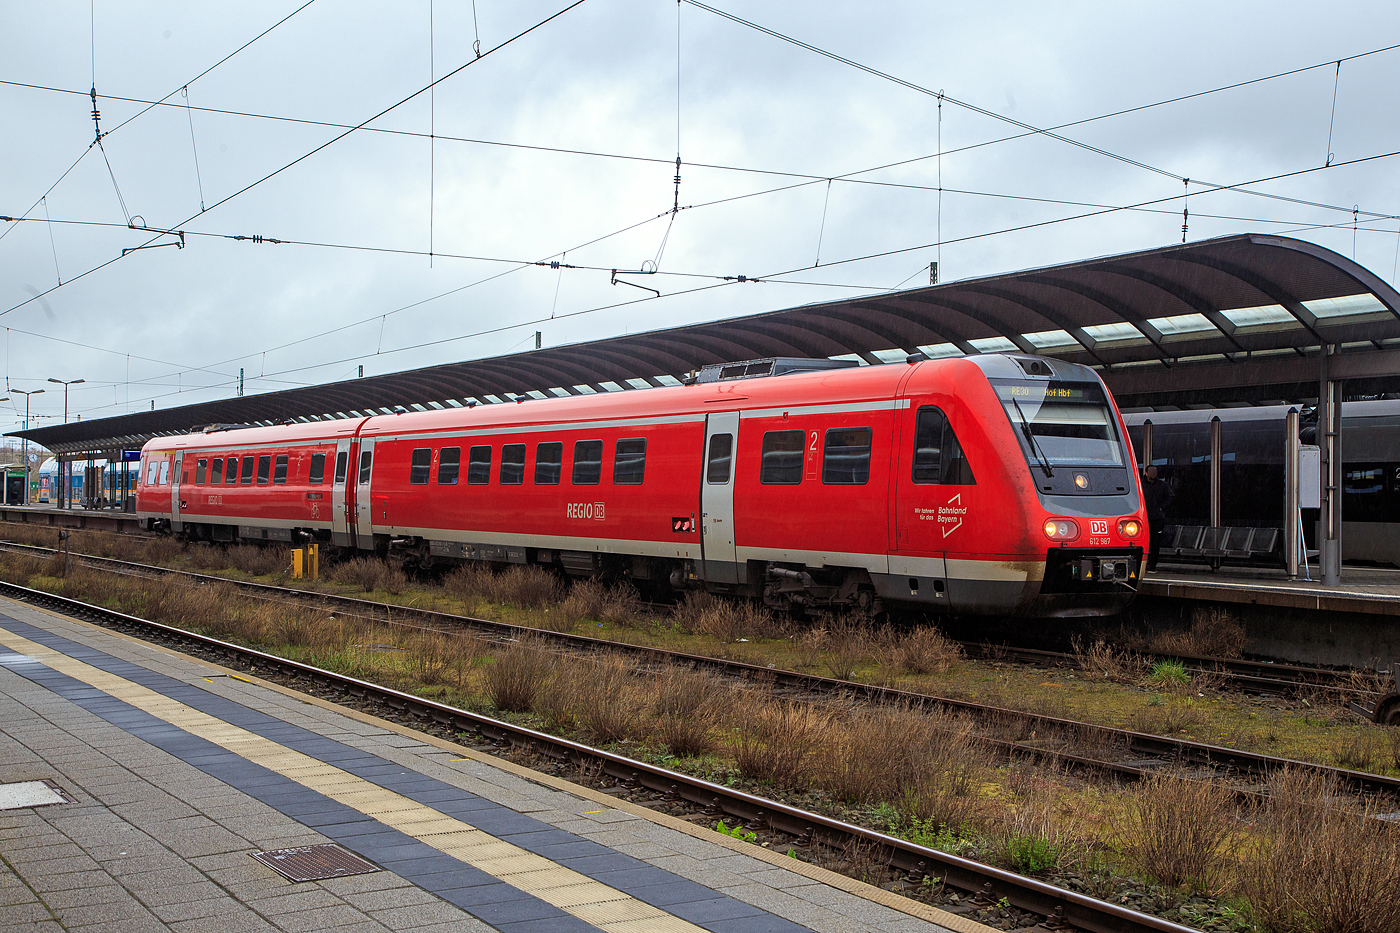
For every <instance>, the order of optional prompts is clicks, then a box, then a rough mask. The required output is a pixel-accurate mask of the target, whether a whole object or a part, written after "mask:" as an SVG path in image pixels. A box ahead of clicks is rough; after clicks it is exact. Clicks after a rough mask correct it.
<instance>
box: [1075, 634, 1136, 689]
mask: <svg viewBox="0 0 1400 933" xmlns="http://www.w3.org/2000/svg"><path fill="white" fill-rule="evenodd" d="M1070 645H1071V647H1072V648H1073V650H1074V658H1075V661H1076V662H1077V663H1078V664H1079V669H1080V671H1081V672H1082V673H1083V675H1084V677H1085V678H1086V679H1088V680H1091V681H1099V682H1105V683H1118V684H1128V683H1133V682H1135V681H1136V680H1138V679H1139V678H1140V677H1142V675H1143V663H1142V659H1141V658H1139V657H1137V656H1136V655H1134V654H1133V653H1132V652H1130V651H1128V650H1127V649H1125V648H1118V647H1116V646H1114V645H1111V644H1109V643H1108V642H1106V641H1104V640H1103V639H1101V638H1098V639H1095V640H1094V641H1093V642H1092V643H1090V644H1086V643H1085V641H1084V639H1082V638H1081V637H1080V636H1078V635H1075V636H1074V637H1073V638H1071V639H1070Z"/></svg>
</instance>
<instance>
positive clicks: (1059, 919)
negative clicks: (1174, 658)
mask: <svg viewBox="0 0 1400 933" xmlns="http://www.w3.org/2000/svg"><path fill="white" fill-rule="evenodd" d="M0 593H4V594H5V595H7V596H10V597H11V598H15V599H19V600H23V601H25V602H27V603H30V604H32V605H37V606H41V607H44V608H48V609H51V610H55V611H58V612H61V613H63V614H66V615H70V616H74V617H77V618H80V619H83V620H84V621H89V622H94V623H96V624H99V625H103V626H107V627H111V628H114V629H116V630H120V631H124V632H128V633H131V634H136V635H138V636H139V637H142V638H144V639H147V640H153V641H158V642H161V643H163V644H166V645H171V646H177V647H180V648H181V649H182V650H186V651H190V650H193V653H196V654H198V655H200V656H203V657H205V658H207V659H210V660H215V661H217V662H219V663H222V664H226V665H231V666H235V667H241V668H243V669H244V670H248V671H250V672H252V673H256V674H259V675H263V676H266V675H279V676H280V677H282V678H285V679H289V680H290V681H291V682H292V683H293V684H294V685H298V686H304V685H310V684H314V685H317V686H319V687H321V688H323V689H329V690H331V691H333V692H334V693H337V694H340V695H342V696H345V697H347V698H358V699H361V700H368V701H371V702H374V703H379V704H383V705H385V706H388V707H390V708H392V709H394V710H397V711H399V712H400V713H402V714H403V715H404V716H407V717H408V718H409V719H410V720H412V721H414V722H416V723H419V724H421V723H434V724H438V725H440V726H443V727H446V728H448V729H450V730H452V731H454V732H456V733H459V734H461V733H466V734H469V735H472V736H479V737H481V738H483V739H486V740H488V741H491V742H494V743H495V744H497V745H498V746H512V747H517V748H525V749H529V750H531V751H532V752H534V753H535V754H537V755H543V756H546V757H548V758H550V759H553V760H555V761H561V762H568V763H570V764H572V765H574V766H575V767H578V768H583V767H585V766H591V767H592V768H594V769H598V770H600V771H601V773H603V774H606V775H608V776H610V777H612V778H613V779H615V780H616V781H618V782H620V783H622V784H623V785H624V786H629V785H630V786H637V787H642V788H646V789H649V790H651V791H653V792H655V793H657V794H659V795H661V796H662V797H663V798H671V799H682V800H686V801H688V802H690V803H691V804H693V805H695V806H697V807H699V808H701V809H702V810H704V811H706V812H707V813H712V814H714V815H715V816H716V817H730V818H733V819H737V820H739V821H741V822H742V823H743V824H744V825H745V826H750V827H755V826H762V827H767V828H768V829H769V830H770V831H772V832H774V833H779V834H782V835H783V836H785V837H787V838H789V839H790V840H791V841H792V842H793V843H795V844H800V845H804V846H806V845H812V844H815V843H820V844H825V845H830V846H834V847H847V846H850V845H852V844H860V845H864V846H867V847H869V848H870V850H871V851H872V854H873V855H874V856H875V857H877V858H878V859H879V860H880V861H881V862H882V863H884V864H885V865H887V866H889V867H890V868H891V869H892V870H894V871H896V872H899V873H902V874H903V875H904V876H905V877H906V878H907V879H909V880H911V881H917V880H919V879H922V878H924V877H930V876H932V877H939V878H942V879H943V881H944V883H946V884H948V885H950V886H952V887H954V888H956V889H958V890H960V891H963V892H966V893H967V894H968V895H971V897H972V903H973V904H985V905H991V904H994V903H996V902H997V901H998V900H1000V899H1005V901H1006V903H1008V904H1010V905H1011V906H1013V907H1015V908H1017V909H1018V910H1022V911H1026V912H1028V913H1032V914H1035V915H1037V916H1039V917H1042V918H1044V920H1043V922H1042V924H1041V925H1040V926H1038V927H1036V929H1038V930H1039V929H1051V930H1066V929H1078V930H1084V931H1088V933H1148V931H1155V933H1190V928H1189V927H1184V926H1181V925H1179V924H1175V923H1172V922H1170V921H1167V920H1163V919H1161V918H1158V917H1153V916H1151V915H1148V914H1143V913H1139V912H1137V911H1133V910H1130V909H1128V908H1126V907H1122V906H1120V905H1117V904H1111V903H1108V902H1105V901H1101V900H1098V899H1095V898H1092V897H1089V896H1087V895H1084V894H1080V893H1078V892H1074V891H1068V890H1064V889H1061V888H1057V887H1055V886H1053V885H1050V884H1046V883H1044V882H1041V881H1037V880H1035V879H1032V878H1026V877H1023V876H1020V875H1016V874H1014V873H1011V872H1007V871H1003V870H1001V869H997V868H993V867H991V866H989V865H984V864H981V863H979V862H974V861H971V860H969V859H964V858H960V857H958V856H955V855H949V854H947V853H944V852H940V851H938V850H936V849H930V848H927V847H924V846H920V845H917V844H915V843H911V842H908V841H906V840H903V839H899V838H897V837H894V836H889V835H887V834H884V833H880V832H876V831H874V830H870V829H866V828H864V827H860V826H855V825H853V824H850V823H846V822H843V821H840V820H835V819H832V818H830V817H827V816H823V815H822V814H818V813H811V812H808V811H805V810H801V809H798V808H796V807H792V806H789V805H787V804H784V803H781V802H779V801H776V800H770V799H766V798H763V797H759V796H756V795H753V794H749V793H746V792H744V791H740V790H737V789H735V788H730V787H725V786H722V785H718V784H714V783H711V782H709V781H705V780H702V779H699V778H695V777H692V776H689V775H685V774H682V773H679V772H676V771H670V770H667V769H665V768H661V767H657V766H655V765H651V764H648V763H646V762H641V761H637V760H635V759H631V758H627V757H624V756H621V755H617V754H614V753H611V752H608V751H604V750H602V749H597V748H592V747H590V746H587V745H583V744H581V743H578V742H574V741H571V740H568V739H563V738H559V737H556V736H552V735H548V734H546V733H542V732H537V731H535V730H532V729H528V728H526V727H524V726H519V725H515V724H513V723H509V722H504V721H501V720H497V719H492V718H490V717H488V716H483V715H481V714H478V713H473V712H470V711H468V710H462V709H457V708H455V707H451V706H447V705H445V704H441V703H437V702H434V701H432V700H427V699H424V698H422V697H417V696H413V695H411V694H407V693H402V692H400V691H397V690H392V689H389V688H386V687H381V686H379V685H378V684H374V683H369V682H367V681H363V680H357V679H355V678H352V677H347V676H345V675H342V674H337V673H334V672H332V671H326V670H322V669H320V668H317V667H313V666H311V665H307V664H302V663H299V662H296V661H291V660H287V659H285V658H279V657H277V656H275V655H271V654H267V653H265V652H261V651H257V650H255V649H251V648H246V647H243V646H241V645H236V644H232V643H229V642H224V641H220V640H218V639H213V638H208V637H206V636H202V635H197V634H194V633H192V632H186V631H184V630H182V629H178V628H174V627H171V626H167V625H162V624H160V623H157V622H151V621H148V620H145V619H141V618H138V617H135V616H131V615H127V614H125V613H121V612H116V611H114V610H111V609H106V608H103V607H100V606H93V605H90V604H88V603H83V602H79V601H76V600H71V599H67V598H65V597H61V596H56V595H53V594H51V593H45V592H42V591H39V590H32V589H28V588H26V587H22V586H18V585H16V584H12V583H4V582H0Z"/></svg>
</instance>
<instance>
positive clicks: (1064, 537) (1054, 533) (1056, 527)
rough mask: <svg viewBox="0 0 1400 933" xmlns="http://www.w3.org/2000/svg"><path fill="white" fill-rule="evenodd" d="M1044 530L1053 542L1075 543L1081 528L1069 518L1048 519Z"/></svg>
mask: <svg viewBox="0 0 1400 933" xmlns="http://www.w3.org/2000/svg"><path fill="white" fill-rule="evenodd" d="M1043 530H1044V531H1045V537H1047V538H1049V539H1050V540H1051V541H1073V540H1074V539H1075V538H1077V537H1079V526H1078V525H1076V524H1075V523H1074V522H1072V521H1070V520H1069V519H1067V518H1047V519H1046V520H1045V525H1044V526H1043Z"/></svg>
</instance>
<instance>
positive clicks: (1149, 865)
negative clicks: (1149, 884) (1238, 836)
mask: <svg viewBox="0 0 1400 933" xmlns="http://www.w3.org/2000/svg"><path fill="white" fill-rule="evenodd" d="M1234 824H1235V816H1234V808H1233V796H1232V793H1231V791H1230V789H1229V788H1228V787H1226V786H1225V785H1223V784H1217V783H1214V782H1210V781H1196V780H1192V779H1190V778H1188V777H1186V775H1185V774H1184V773H1183V772H1181V771H1179V770H1175V769H1174V770H1170V771H1163V772H1160V773H1158V774H1155V775H1153V776H1152V777H1150V778H1148V779H1147V780H1145V781H1141V782H1139V783H1138V784H1137V785H1136V786H1135V787H1134V788H1133V789H1132V791H1131V792H1130V793H1129V795H1128V798H1127V801H1126V807H1125V809H1124V813H1123V820H1122V824H1121V826H1120V829H1119V832H1120V839H1121V846H1122V851H1123V855H1124V858H1125V859H1126V860H1127V862H1128V864H1129V865H1130V866H1132V867H1133V868H1134V869H1135V870H1136V871H1137V872H1139V873H1140V874H1142V875H1144V876H1146V877H1149V878H1154V879H1156V880H1157V881H1159V882H1161V883H1162V884H1164V885H1166V886H1168V887H1171V888H1182V887H1192V888H1196V889H1199V890H1204V891H1209V890H1212V889H1213V888H1214V887H1215V885H1216V883H1217V881H1218V880H1219V879H1220V877H1221V873H1222V870H1223V868H1224V867H1225V864H1226V859H1227V856H1228V852H1227V843H1228V841H1229V839H1230V835H1231V832H1232V830H1233V829H1234Z"/></svg>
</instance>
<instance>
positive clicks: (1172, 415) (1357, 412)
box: [1123, 399, 1400, 427]
mask: <svg viewBox="0 0 1400 933" xmlns="http://www.w3.org/2000/svg"><path fill="white" fill-rule="evenodd" d="M1291 409H1297V410H1298V411H1299V412H1302V411H1303V410H1304V409H1303V408H1302V407H1301V406H1298V405H1259V406H1256V407H1252V408H1196V409H1190V410H1188V411H1137V412H1131V413H1129V412H1124V413H1123V420H1124V421H1126V422H1127V423H1128V426H1129V427H1136V426H1137V425H1140V424H1143V423H1144V422H1147V421H1151V422H1152V423H1153V424H1204V423H1206V422H1209V421H1210V420H1211V419H1213V418H1219V419H1220V420H1221V421H1230V422H1234V421H1282V420H1283V418H1284V416H1285V415H1287V414H1288V412H1289V411H1290V410H1291ZM1307 411H1308V412H1309V413H1311V412H1312V411H1313V409H1311V408H1309V409H1307ZM1394 416H1400V399H1368V400H1366V401H1361V402H1344V403H1342V418H1343V420H1345V421H1351V420H1352V419H1359V418H1389V417H1394Z"/></svg>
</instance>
